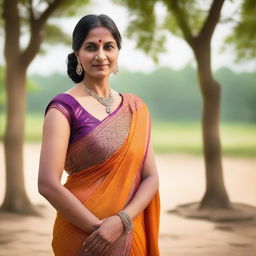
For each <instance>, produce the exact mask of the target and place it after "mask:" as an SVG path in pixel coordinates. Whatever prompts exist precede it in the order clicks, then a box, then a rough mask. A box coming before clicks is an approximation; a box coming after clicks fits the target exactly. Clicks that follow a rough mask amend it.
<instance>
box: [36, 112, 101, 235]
mask: <svg viewBox="0 0 256 256" xmlns="http://www.w3.org/2000/svg"><path fill="white" fill-rule="evenodd" d="M69 135H70V127H69V123H68V121H67V119H66V118H65V117H64V115H63V114H61V113H60V111H59V110H57V109H55V108H51V109H50V110H49V111H48V112H47V114H46V116H45V120H44V125H43V139H42V147H41V154H40V163H39V177H38V190H39V193H40V194H41V195H42V196H44V197H45V198H46V199H47V200H48V201H49V202H50V203H51V205H52V206H53V207H54V208H55V209H56V210H57V211H59V212H60V213H61V214H62V215H63V216H64V217H65V218H66V219H67V220H69V221H70V222H71V223H72V224H74V225H76V226H77V227H79V228H80V229H82V230H83V231H84V232H86V233H88V234H90V233H91V232H92V231H94V230H96V229H97V227H98V226H99V225H100V221H99V219H98V218H97V217H96V216H95V215H93V214H92V213H91V212H90V211H89V210H88V209H87V208H86V207H85V206H84V205H83V204H82V203H81V202H80V201H79V200H78V199H77V198H76V197H75V196H74V195H73V194H72V193H71V192H70V191H69V190H68V189H66V188H65V187H64V186H63V185H62V184H61V182H60V180H61V176H62V173H63V169H64V163H65V157H66V151H67V147H68V141H69Z"/></svg>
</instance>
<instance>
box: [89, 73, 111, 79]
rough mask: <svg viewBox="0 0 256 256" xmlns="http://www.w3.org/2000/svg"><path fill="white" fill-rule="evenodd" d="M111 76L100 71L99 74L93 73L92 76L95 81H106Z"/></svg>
mask: <svg viewBox="0 0 256 256" xmlns="http://www.w3.org/2000/svg"><path fill="white" fill-rule="evenodd" d="M110 74H111V72H106V71H98V72H93V74H91V75H90V76H91V77H92V78H94V79H97V80H98V79H104V78H106V77H108V76H109V75H110Z"/></svg>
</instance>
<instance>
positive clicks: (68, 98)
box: [44, 93, 124, 144]
mask: <svg viewBox="0 0 256 256" xmlns="http://www.w3.org/2000/svg"><path fill="white" fill-rule="evenodd" d="M119 95H120V96H121V97H122V101H121V103H120V104H119V106H118V107H117V108H116V109H115V110H114V111H113V112H112V113H111V114H109V115H108V116H107V117H105V118H104V119H103V120H99V119H97V118H96V117H94V116H93V115H91V114H90V113H89V112H88V111H87V110H86V109H85V108H84V107H83V106H82V105H81V104H80V103H79V102H78V101H77V100H76V99H75V98H74V97H73V96H72V95H70V94H67V93H60V94H57V95H56V96H55V97H54V98H53V99H52V100H51V101H50V102H49V104H48V105H47V106H46V109H45V113H44V116H45V115H46V113H47V111H48V110H49V109H51V108H56V109H58V110H59V111H60V112H61V113H62V114H63V115H64V116H65V118H66V119H67V121H68V123H69V126H70V130H71V131H70V138H69V144H73V143H74V142H76V141H78V140H79V139H80V138H81V137H83V136H84V135H86V134H87V133H89V132H90V131H92V130H93V129H94V128H96V127H97V126H98V125H99V124H100V123H101V122H102V121H104V120H105V119H106V118H109V117H111V116H112V115H114V114H115V113H116V112H117V111H118V110H119V108H120V107H121V106H122V104H123V99H124V98H123V95H122V94H121V93H119Z"/></svg>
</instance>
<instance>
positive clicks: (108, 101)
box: [82, 83, 114, 114]
mask: <svg viewBox="0 0 256 256" xmlns="http://www.w3.org/2000/svg"><path fill="white" fill-rule="evenodd" d="M82 84H83V87H84V89H85V90H86V92H87V93H88V94H89V95H91V96H92V97H94V98H95V99H96V100H98V102H99V103H101V104H102V105H104V106H105V110H106V112H107V114H110V112H111V111H110V107H111V105H112V104H113V103H114V97H113V94H112V91H111V89H109V96H108V97H107V98H103V97H100V96H99V95H97V94H96V93H95V92H93V91H92V90H90V89H89V88H87V87H86V86H85V85H84V83H82Z"/></svg>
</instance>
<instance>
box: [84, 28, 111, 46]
mask: <svg viewBox="0 0 256 256" xmlns="http://www.w3.org/2000/svg"><path fill="white" fill-rule="evenodd" d="M88 41H90V42H99V43H100V42H111V41H113V42H115V39H114V37H113V35H112V34H111V32H110V31H109V30H108V29H107V28H104V27H97V28H93V29H92V30H90V32H89V33H88V35H87V37H86V38H85V41H84V42H88Z"/></svg>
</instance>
